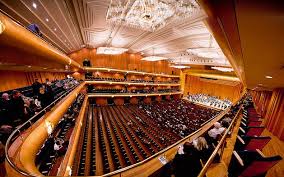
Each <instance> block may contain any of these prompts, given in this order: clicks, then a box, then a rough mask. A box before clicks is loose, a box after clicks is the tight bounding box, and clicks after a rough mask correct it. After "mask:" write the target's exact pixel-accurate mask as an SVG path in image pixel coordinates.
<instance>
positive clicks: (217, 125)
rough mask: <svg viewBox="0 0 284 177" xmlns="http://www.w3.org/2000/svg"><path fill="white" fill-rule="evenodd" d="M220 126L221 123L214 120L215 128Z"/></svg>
mask: <svg viewBox="0 0 284 177" xmlns="http://www.w3.org/2000/svg"><path fill="white" fill-rule="evenodd" d="M221 127H222V126H221V124H220V123H219V122H215V123H214V128H216V129H219V128H221Z"/></svg>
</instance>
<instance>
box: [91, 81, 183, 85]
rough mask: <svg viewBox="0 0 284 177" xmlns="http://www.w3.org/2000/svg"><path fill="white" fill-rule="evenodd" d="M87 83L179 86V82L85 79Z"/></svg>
mask: <svg viewBox="0 0 284 177" xmlns="http://www.w3.org/2000/svg"><path fill="white" fill-rule="evenodd" d="M86 83H87V84H118V85H144V86H180V85H181V84H180V83H161V84H160V83H149V82H130V81H122V82H120V81H107V80H104V81H96V80H86Z"/></svg>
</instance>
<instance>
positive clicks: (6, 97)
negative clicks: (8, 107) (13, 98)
mask: <svg viewBox="0 0 284 177" xmlns="http://www.w3.org/2000/svg"><path fill="white" fill-rule="evenodd" d="M2 99H3V100H5V101H8V100H9V99H10V98H9V94H8V93H3V94H2Z"/></svg>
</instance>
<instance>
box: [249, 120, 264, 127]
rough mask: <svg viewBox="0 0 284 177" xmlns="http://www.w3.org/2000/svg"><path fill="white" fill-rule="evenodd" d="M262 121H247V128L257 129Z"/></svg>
mask: <svg viewBox="0 0 284 177" xmlns="http://www.w3.org/2000/svg"><path fill="white" fill-rule="evenodd" d="M261 123H262V121H249V123H248V126H249V127H257V126H260V125H261Z"/></svg>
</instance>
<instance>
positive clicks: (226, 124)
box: [221, 117, 232, 128]
mask: <svg viewBox="0 0 284 177" xmlns="http://www.w3.org/2000/svg"><path fill="white" fill-rule="evenodd" d="M231 122H232V119H231V118H230V117H225V118H224V119H223V120H222V121H221V124H222V126H223V127H225V128H228V127H229V126H230V124H231Z"/></svg>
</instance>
